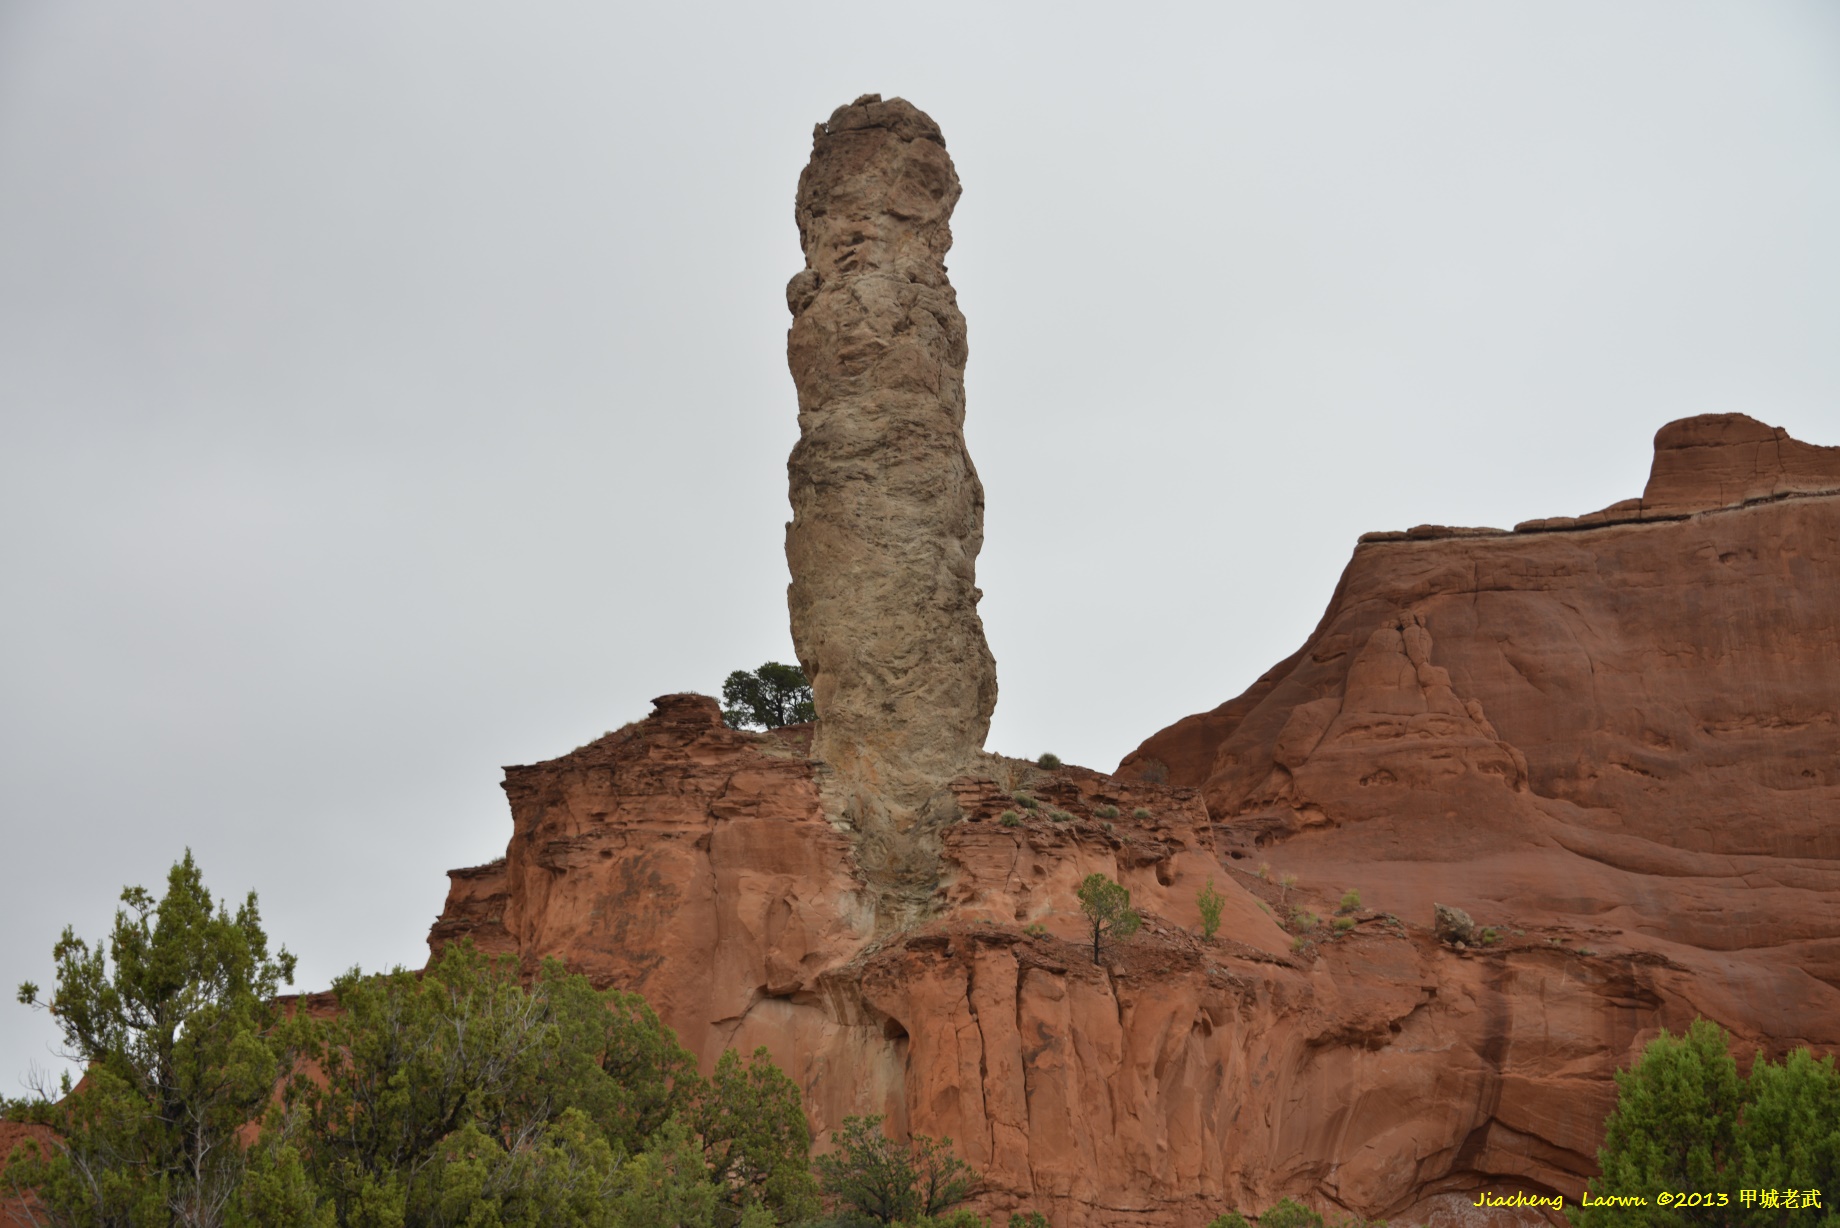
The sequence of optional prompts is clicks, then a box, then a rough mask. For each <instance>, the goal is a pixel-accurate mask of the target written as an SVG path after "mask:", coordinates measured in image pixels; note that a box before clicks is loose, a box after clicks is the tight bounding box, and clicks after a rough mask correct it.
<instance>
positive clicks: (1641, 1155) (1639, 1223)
mask: <svg viewBox="0 0 1840 1228" xmlns="http://www.w3.org/2000/svg"><path fill="white" fill-rule="evenodd" d="M1616 1090H1617V1105H1616V1111H1615V1112H1613V1113H1612V1114H1611V1115H1610V1120H1609V1121H1608V1123H1606V1127H1605V1135H1604V1145H1603V1147H1602V1148H1600V1149H1599V1150H1598V1153H1597V1161H1598V1165H1599V1167H1600V1168H1601V1169H1602V1174H1603V1175H1602V1176H1600V1177H1598V1178H1597V1179H1596V1180H1594V1181H1592V1182H1591V1191H1592V1193H1593V1194H1594V1195H1596V1196H1598V1197H1602V1196H1603V1195H1605V1194H1645V1195H1648V1196H1649V1205H1648V1206H1645V1207H1597V1206H1589V1207H1583V1208H1581V1209H1580V1211H1579V1215H1578V1220H1579V1224H1580V1226H1581V1228H1602V1226H1603V1225H1607V1224H1609V1223H1611V1222H1612V1221H1614V1222H1615V1223H1617V1224H1628V1225H1632V1226H1633V1228H1649V1226H1651V1225H1655V1226H1660V1225H1676V1224H1692V1223H1705V1224H1712V1223H1721V1222H1723V1220H1724V1218H1725V1216H1724V1214H1723V1213H1721V1212H1719V1211H1717V1209H1713V1208H1707V1209H1698V1208H1689V1209H1685V1210H1676V1209H1673V1208H1666V1209H1664V1208H1661V1207H1659V1206H1657V1205H1655V1199H1654V1196H1655V1195H1657V1194H1660V1193H1661V1192H1662V1191H1664V1190H1666V1191H1673V1190H1675V1189H1680V1190H1717V1189H1720V1188H1723V1187H1724V1185H1725V1180H1724V1176H1725V1171H1726V1169H1727V1168H1728V1167H1729V1166H1730V1165H1731V1163H1732V1161H1733V1160H1734V1159H1735V1158H1736V1142H1737V1140H1736V1126H1737V1118H1738V1109H1739V1107H1740V1105H1741V1104H1742V1103H1743V1097H1744V1087H1743V1083H1742V1081H1741V1080H1740V1079H1739V1078H1738V1067H1737V1063H1735V1062H1733V1061H1732V1059H1731V1054H1730V1053H1728V1052H1727V1051H1726V1047H1725V1033H1724V1031H1723V1029H1721V1028H1720V1027H1719V1026H1718V1025H1717V1024H1714V1023H1710V1022H1708V1021H1706V1020H1703V1019H1701V1020H1696V1021H1694V1023H1693V1025H1692V1026H1691V1027H1689V1028H1688V1029H1687V1033H1686V1035H1685V1036H1679V1037H1676V1036H1671V1035H1669V1034H1668V1033H1667V1031H1666V1030H1665V1029H1664V1030H1663V1031H1662V1033H1661V1035H1660V1036H1658V1037H1656V1038H1655V1039H1654V1040H1653V1041H1650V1042H1649V1044H1648V1047H1647V1048H1646V1049H1644V1050H1643V1051H1642V1058H1641V1060H1640V1061H1638V1062H1637V1063H1636V1064H1635V1066H1634V1067H1632V1068H1631V1069H1629V1070H1622V1071H1618V1072H1617V1075H1616ZM1696 1212H1697V1213H1696Z"/></svg>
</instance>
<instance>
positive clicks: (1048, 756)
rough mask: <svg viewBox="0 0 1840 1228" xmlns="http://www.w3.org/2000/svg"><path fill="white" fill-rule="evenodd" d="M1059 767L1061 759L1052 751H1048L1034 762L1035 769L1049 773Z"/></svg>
mask: <svg viewBox="0 0 1840 1228" xmlns="http://www.w3.org/2000/svg"><path fill="white" fill-rule="evenodd" d="M1060 765H1061V757H1060V756H1059V755H1057V754H1055V753H1054V752H1053V751H1048V752H1046V753H1044V754H1043V755H1042V757H1041V758H1039V759H1037V760H1036V761H1035V766H1036V767H1038V768H1046V769H1047V770H1049V771H1050V772H1052V771H1053V770H1054V769H1055V768H1057V767H1059V766H1060Z"/></svg>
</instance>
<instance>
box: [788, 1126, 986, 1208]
mask: <svg viewBox="0 0 1840 1228" xmlns="http://www.w3.org/2000/svg"><path fill="white" fill-rule="evenodd" d="M833 1142H834V1144H835V1146H834V1147H833V1149H832V1150H831V1151H829V1152H827V1153H826V1154H824V1155H821V1156H819V1157H818V1160H817V1169H818V1176H819V1179H820V1181H821V1182H822V1183H823V1186H824V1192H825V1193H826V1194H829V1195H830V1196H831V1197H833V1198H835V1199H836V1200H837V1201H838V1202H839V1203H840V1204H841V1205H842V1206H844V1207H845V1208H847V1209H848V1210H849V1211H852V1212H854V1213H855V1217H856V1218H857V1220H859V1221H861V1220H865V1219H866V1220H867V1221H868V1222H870V1223H874V1224H896V1223H911V1222H913V1221H916V1220H920V1219H922V1218H931V1217H934V1216H938V1215H940V1214H942V1213H944V1212H945V1211H947V1210H949V1209H950V1208H951V1207H954V1206H956V1205H957V1204H959V1203H961V1202H963V1201H964V1200H965V1199H966V1198H968V1197H969V1196H970V1194H971V1190H972V1188H973V1187H974V1186H976V1185H977V1182H978V1174H977V1173H975V1172H973V1171H972V1170H971V1167H970V1166H969V1165H968V1164H966V1163H965V1162H964V1161H963V1160H960V1159H959V1158H958V1157H957V1156H956V1155H954V1154H953V1153H952V1140H951V1139H949V1138H945V1139H932V1138H928V1137H927V1136H926V1135H924V1134H916V1135H914V1136H913V1138H912V1140H911V1141H910V1143H909V1144H908V1145H907V1146H905V1147H903V1146H902V1145H900V1144H899V1143H896V1142H895V1141H894V1140H893V1139H890V1138H889V1137H888V1136H887V1135H886V1134H884V1133H882V1118H881V1117H880V1116H872V1117H846V1118H844V1119H843V1128H842V1129H841V1130H840V1131H838V1132H837V1135H836V1137H835V1138H834V1140H833Z"/></svg>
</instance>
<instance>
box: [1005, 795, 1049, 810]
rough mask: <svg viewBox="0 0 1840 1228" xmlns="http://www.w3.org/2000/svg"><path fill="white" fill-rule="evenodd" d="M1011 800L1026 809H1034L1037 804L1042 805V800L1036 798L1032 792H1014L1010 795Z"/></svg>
mask: <svg viewBox="0 0 1840 1228" xmlns="http://www.w3.org/2000/svg"><path fill="white" fill-rule="evenodd" d="M1010 800H1011V801H1013V802H1015V803H1016V804H1017V805H1018V806H1020V807H1022V808H1023V809H1024V810H1033V809H1035V808H1036V807H1037V806H1039V805H1041V803H1040V802H1038V801H1036V800H1035V797H1034V795H1033V794H1030V793H1012V794H1011V795H1010Z"/></svg>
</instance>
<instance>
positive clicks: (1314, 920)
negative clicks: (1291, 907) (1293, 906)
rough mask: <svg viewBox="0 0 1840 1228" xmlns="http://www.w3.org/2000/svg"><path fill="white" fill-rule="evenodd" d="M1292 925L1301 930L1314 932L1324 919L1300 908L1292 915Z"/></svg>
mask: <svg viewBox="0 0 1840 1228" xmlns="http://www.w3.org/2000/svg"><path fill="white" fill-rule="evenodd" d="M1291 924H1292V925H1294V926H1296V927H1297V928H1298V929H1300V930H1313V929H1315V928H1316V927H1317V926H1318V925H1321V924H1322V918H1321V917H1319V916H1317V915H1316V914H1315V913H1313V912H1311V911H1310V910H1309V909H1307V908H1299V909H1298V910H1297V911H1296V912H1293V913H1292V914H1291Z"/></svg>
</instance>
